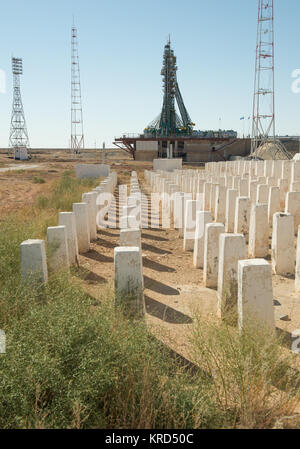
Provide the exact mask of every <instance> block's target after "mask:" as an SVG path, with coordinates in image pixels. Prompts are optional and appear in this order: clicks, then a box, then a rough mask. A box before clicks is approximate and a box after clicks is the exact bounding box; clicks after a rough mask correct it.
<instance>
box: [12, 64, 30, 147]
mask: <svg viewBox="0 0 300 449" xmlns="http://www.w3.org/2000/svg"><path fill="white" fill-rule="evenodd" d="M12 73H13V105H12V115H11V123H10V134H9V144H8V147H9V150H8V153H9V155H10V153H11V151H14V150H16V149H18V148H26V149H27V151H28V152H29V147H30V144H29V138H28V132H27V126H26V120H25V115H24V109H23V103H22V98H21V88H20V75H22V74H23V61H22V59H21V58H12Z"/></svg>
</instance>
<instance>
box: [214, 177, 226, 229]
mask: <svg viewBox="0 0 300 449" xmlns="http://www.w3.org/2000/svg"><path fill="white" fill-rule="evenodd" d="M226 190H227V189H226V187H223V186H221V185H217V188H216V205H215V217H216V221H217V222H218V223H223V224H225V212H226Z"/></svg>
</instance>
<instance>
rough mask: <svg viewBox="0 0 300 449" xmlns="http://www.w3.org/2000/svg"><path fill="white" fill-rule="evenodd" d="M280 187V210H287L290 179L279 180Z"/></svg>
mask: <svg viewBox="0 0 300 449" xmlns="http://www.w3.org/2000/svg"><path fill="white" fill-rule="evenodd" d="M284 162H285V161H284ZM278 187H279V190H280V209H281V210H285V199H286V194H287V193H288V191H289V181H288V179H279V180H278Z"/></svg>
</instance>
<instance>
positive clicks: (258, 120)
mask: <svg viewBox="0 0 300 449" xmlns="http://www.w3.org/2000/svg"><path fill="white" fill-rule="evenodd" d="M267 141H273V142H274V143H275V95H274V5H273V0H259V3H258V24H257V41H256V60H255V76H254V95H253V115H252V141H251V153H252V154H254V155H256V151H257V148H258V147H259V146H260V145H263V144H264V143H266V142H267Z"/></svg>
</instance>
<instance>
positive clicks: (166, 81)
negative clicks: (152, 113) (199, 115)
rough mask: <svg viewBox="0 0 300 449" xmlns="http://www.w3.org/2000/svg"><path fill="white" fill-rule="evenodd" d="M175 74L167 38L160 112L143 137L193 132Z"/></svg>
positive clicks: (174, 61)
mask: <svg viewBox="0 0 300 449" xmlns="http://www.w3.org/2000/svg"><path fill="white" fill-rule="evenodd" d="M176 72H177V65H176V56H175V55H174V51H173V50H172V48H171V41H170V38H169V40H168V43H167V44H166V45H165V48H164V54H163V67H162V70H161V75H162V77H163V91H164V97H163V105H162V111H161V113H160V114H159V116H158V117H156V119H155V120H153V122H151V123H150V124H149V125H148V127H147V128H146V129H145V130H144V132H145V135H153V136H156V137H159V136H176V135H190V134H191V133H192V131H193V126H194V123H192V120H191V118H190V116H189V114H188V112H187V109H186V107H185V105H184V102H183V99H182V95H181V93H180V90H179V86H178V82H177V76H176ZM175 101H176V103H177V105H178V109H179V113H180V116H179V115H178V114H177V113H176V110H175Z"/></svg>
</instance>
